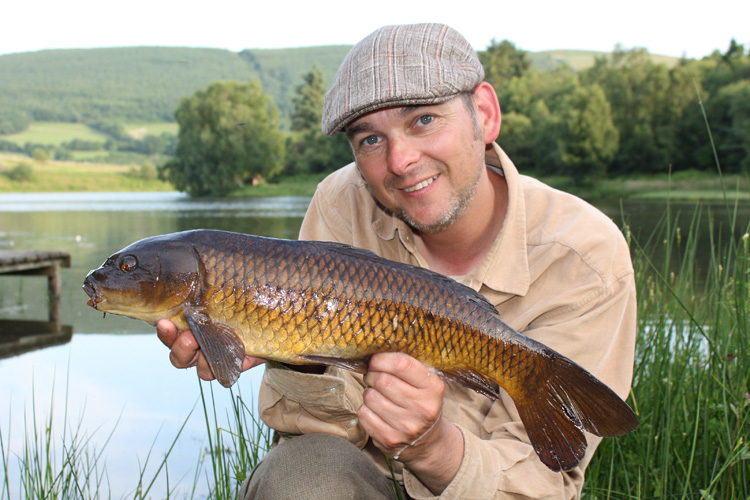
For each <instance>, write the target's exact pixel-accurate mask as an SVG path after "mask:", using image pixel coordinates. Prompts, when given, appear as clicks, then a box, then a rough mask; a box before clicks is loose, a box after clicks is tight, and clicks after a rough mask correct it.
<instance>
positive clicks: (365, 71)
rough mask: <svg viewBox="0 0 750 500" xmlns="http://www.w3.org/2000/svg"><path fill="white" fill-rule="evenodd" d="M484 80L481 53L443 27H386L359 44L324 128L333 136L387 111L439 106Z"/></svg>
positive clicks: (331, 97)
mask: <svg viewBox="0 0 750 500" xmlns="http://www.w3.org/2000/svg"><path fill="white" fill-rule="evenodd" d="M482 80H484V69H483V68H482V64H481V63H480V62H479V58H478V57H477V53H476V52H475V51H474V49H473V48H472V47H471V45H469V42H467V41H466V39H465V38H464V37H463V36H461V34H460V33H458V32H457V31H456V30H454V29H452V28H450V27H448V26H445V25H444V24H408V25H400V26H385V27H383V28H380V29H378V30H377V31H375V32H374V33H372V34H370V35H369V36H367V37H366V38H365V39H363V40H362V41H361V42H359V43H358V44H357V45H355V46H354V47H353V48H352V50H351V51H350V52H349V54H348V55H347V56H346V58H345V59H344V62H343V63H342V64H341V67H340V68H339V70H338V72H337V73H336V77H335V79H334V81H333V85H331V89H330V90H329V91H328V93H326V96H325V102H324V104H323V117H322V120H321V125H322V129H323V133H325V134H326V135H334V134H335V133H336V132H339V131H341V130H343V129H344V127H346V126H347V125H348V124H349V123H350V122H351V121H353V120H355V119H357V118H359V117H360V116H362V115H364V114H367V113H370V112H372V111H376V110H378V109H382V108H390V107H395V106H407V105H425V104H438V103H441V102H444V101H447V100H448V99H450V98H452V97H454V96H455V95H457V94H459V93H461V92H465V91H470V90H473V89H474V87H476V86H477V85H478V84H479V83H481V82H482Z"/></svg>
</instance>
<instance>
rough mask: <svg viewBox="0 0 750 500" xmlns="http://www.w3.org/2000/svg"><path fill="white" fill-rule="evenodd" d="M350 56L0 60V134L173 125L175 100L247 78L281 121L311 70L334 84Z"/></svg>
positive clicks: (206, 52)
mask: <svg viewBox="0 0 750 500" xmlns="http://www.w3.org/2000/svg"><path fill="white" fill-rule="evenodd" d="M348 50H349V47H346V46H332V47H312V48H309V49H279V50H245V51H243V52H240V53H235V52H230V51H228V50H219V49H199V48H167V47H130V48H106V49H72V50H44V51H39V52H27V53H19V54H8V55H3V56H0V134H1V133H8V132H11V131H19V130H23V129H24V128H26V126H27V125H28V123H29V121H56V122H84V123H93V122H97V121H114V122H119V121H145V122H160V121H172V120H173V119H174V118H173V114H174V111H175V109H176V108H177V105H178V103H179V101H180V98H181V97H185V96H191V95H192V94H193V93H194V92H195V91H196V90H198V89H201V88H204V87H206V86H208V85H209V84H211V83H212V82H215V81H217V80H240V81H244V80H248V79H250V78H259V79H260V80H261V82H262V83H263V88H264V90H265V91H266V92H267V93H269V94H270V95H271V96H272V97H273V98H274V101H275V102H276V103H277V105H278V106H279V109H280V111H281V114H282V121H284V120H285V119H287V118H288V116H289V112H290V108H291V95H292V94H293V93H294V90H295V88H296V86H297V85H299V83H301V81H302V75H304V74H305V73H307V72H309V71H310V69H311V68H312V65H313V64H314V63H317V64H318V66H319V67H320V68H321V70H322V71H323V72H324V74H325V75H326V76H328V77H329V78H332V75H333V74H334V73H335V72H336V69H337V68H338V66H339V64H340V63H341V60H343V58H344V56H345V54H346V53H347V52H348ZM329 81H330V80H329ZM19 125H20V126H19Z"/></svg>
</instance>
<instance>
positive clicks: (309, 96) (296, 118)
mask: <svg viewBox="0 0 750 500" xmlns="http://www.w3.org/2000/svg"><path fill="white" fill-rule="evenodd" d="M302 79H303V80H304V82H305V83H304V84H302V85H299V86H298V87H297V95H296V96H295V97H293V98H292V104H294V112H293V113H292V127H291V129H292V130H293V131H295V132H301V131H304V130H310V129H312V128H320V119H321V112H322V110H323V100H324V99H325V93H326V90H325V87H324V86H323V73H321V72H320V68H318V65H317V64H313V67H312V69H311V70H310V72H309V73H308V74H306V75H305V76H304V77H302Z"/></svg>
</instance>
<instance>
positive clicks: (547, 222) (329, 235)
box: [259, 145, 636, 500]
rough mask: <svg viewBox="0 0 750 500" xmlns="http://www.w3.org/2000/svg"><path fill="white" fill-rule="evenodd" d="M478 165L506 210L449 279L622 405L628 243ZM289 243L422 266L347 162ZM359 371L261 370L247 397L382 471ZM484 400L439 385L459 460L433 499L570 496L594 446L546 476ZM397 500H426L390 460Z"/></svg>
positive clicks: (496, 163)
mask: <svg viewBox="0 0 750 500" xmlns="http://www.w3.org/2000/svg"><path fill="white" fill-rule="evenodd" d="M487 164H488V165H490V166H493V167H496V168H497V169H499V170H500V171H502V173H503V175H504V176H505V179H506V181H507V184H508V195H509V201H508V210H507V216H506V219H505V222H504V225H503V227H502V230H501V232H500V234H499V235H498V237H497V240H496V241H495V243H494V245H493V247H492V249H491V250H490V252H489V253H488V254H487V256H486V257H485V258H484V260H483V262H482V263H481V264H480V265H479V266H478V267H477V268H476V269H474V270H473V271H472V272H471V273H470V274H468V275H466V276H460V277H454V278H456V279H457V280H458V281H460V282H462V283H463V284H465V285H468V286H470V287H471V288H473V289H475V290H477V291H479V292H480V293H481V294H482V295H484V296H485V297H487V299H489V301H490V302H491V303H492V304H494V305H495V306H496V307H497V309H498V311H499V313H500V317H501V318H502V319H503V320H504V321H505V322H506V323H508V324H509V325H510V326H511V327H513V328H515V329H516V330H518V331H519V332H521V333H523V334H525V335H527V336H529V337H532V338H533V339H535V340H538V341H540V342H542V343H544V344H546V345H548V346H549V347H551V348H553V349H555V350H556V351H558V352H560V353H562V354H564V355H566V356H568V357H569V358H571V359H573V360H575V361H576V362H577V363H579V364H580V365H582V366H583V367H585V368H586V369H588V370H589V371H590V372H592V373H593V374H594V375H595V376H596V377H598V378H599V379H600V380H602V381H603V382H604V383H606V384H607V385H609V386H610V387H611V388H612V389H613V390H615V391H616V392H617V393H618V394H619V395H620V396H621V397H623V398H625V397H627V395H628V392H629V390H630V382H631V377H632V369H633V357H634V349H635V335H636V301H635V284H634V280H633V268H632V264H631V261H630V254H629V250H628V246H627V244H626V242H625V240H624V238H623V236H622V234H621V232H620V231H619V229H618V228H617V227H616V226H615V225H614V224H613V223H612V222H611V221H610V220H609V219H608V218H607V217H606V216H605V215H603V214H602V213H601V212H599V211H598V210H597V209H595V208H593V207H592V206H590V205H588V204H587V203H585V202H584V201H582V200H580V199H578V198H576V197H574V196H571V195H569V194H566V193H563V192H560V191H557V190H554V189H552V188H550V187H548V186H546V185H544V184H542V183H541V182H539V181H536V180H535V179H532V178H530V177H526V176H523V175H519V173H518V171H517V170H516V168H515V166H514V165H513V163H512V162H511V161H510V159H509V158H508V157H507V156H506V155H505V153H504V152H503V151H502V150H501V149H500V148H499V147H498V146H497V145H493V149H492V150H490V151H489V152H488V154H487ZM300 239H307V240H329V241H338V242H343V243H349V244H351V245H355V246H358V247H362V248H366V249H369V250H372V251H374V252H375V253H377V254H378V255H380V256H382V257H385V258H388V259H391V260H396V261H401V262H406V263H409V264H414V265H419V266H422V267H427V265H426V263H425V260H424V258H423V257H422V256H421V255H420V254H419V252H418V251H417V249H416V247H415V245H414V235H413V233H412V231H411V230H410V229H409V227H408V226H407V225H406V224H404V223H403V222H402V221H400V220H399V219H397V218H396V217H394V216H393V215H392V214H390V213H389V212H386V211H384V210H383V209H382V208H381V207H380V206H379V205H378V204H377V203H376V202H375V200H374V199H373V197H372V196H371V195H370V193H369V191H368V189H367V186H366V184H365V182H364V180H363V179H362V177H361V176H360V174H359V172H358V170H357V168H356V166H355V165H354V164H350V165H348V166H346V167H344V168H342V169H340V170H338V171H336V172H335V173H333V174H332V175H330V176H329V177H328V178H326V179H325V180H324V181H323V182H322V183H321V184H320V186H319V187H318V190H317V192H316V193H315V196H314V197H313V200H312V202H311V204H310V208H309V209H308V212H307V215H306V217H305V220H304V222H303V224H302V229H301V231H300ZM362 392H363V383H362V377H361V375H357V374H354V373H351V372H348V371H346V370H342V369H339V368H332V367H330V368H328V369H327V370H326V373H325V374H323V375H310V374H301V373H297V372H294V371H291V370H287V369H284V368H281V367H279V366H278V365H273V364H270V365H268V366H267V368H266V372H265V374H264V377H263V384H262V386H261V389H260V394H259V409H260V414H261V417H262V419H263V421H264V422H266V423H267V424H268V425H269V426H270V427H272V428H274V429H276V430H278V431H280V432H281V433H282V435H284V434H304V433H313V432H325V433H329V434H335V435H339V436H342V437H344V438H346V439H348V440H350V441H351V442H353V443H355V444H356V445H357V446H359V447H360V448H363V449H364V451H365V453H367V454H369V455H370V458H371V459H372V460H373V461H374V462H375V463H376V464H377V465H378V466H379V467H380V468H381V469H382V470H383V472H384V474H389V472H388V469H387V467H386V465H385V462H384V459H383V454H382V453H381V452H380V451H379V450H377V449H376V448H375V447H374V446H373V445H372V442H371V441H369V440H368V436H367V435H366V434H365V432H364V430H363V429H362V428H361V427H360V426H359V425H358V422H357V409H358V408H359V407H360V405H361V404H362ZM502 394H503V395H502V397H501V399H498V400H497V401H495V402H492V401H490V400H489V399H488V398H486V397H484V396H482V395H479V394H477V393H475V392H474V391H472V390H470V389H466V388H464V387H461V386H458V385H455V384H453V383H451V382H446V392H445V399H444V407H443V415H444V416H446V417H447V418H448V419H449V420H450V421H452V422H453V423H455V424H456V425H457V426H458V427H459V429H460V430H461V432H462V433H463V435H464V443H465V444H464V458H463V462H462V463H461V466H460V468H459V470H458V473H457V475H456V476H455V478H454V479H453V481H452V482H451V483H450V485H449V486H448V487H447V488H446V489H445V491H444V492H443V493H442V495H440V497H439V498H441V499H446V500H448V499H461V500H467V499H501V498H566V499H567V498H576V497H578V496H580V492H581V488H582V485H583V472H584V469H585V466H586V465H587V464H588V463H589V461H590V460H591V454H592V453H593V451H594V449H595V448H596V446H597V445H598V443H599V441H600V438H597V437H595V436H592V435H588V434H587V438H588V442H589V448H588V451H587V454H586V457H585V458H584V459H583V460H582V462H581V464H580V465H579V466H578V467H576V468H574V469H573V470H571V471H569V472H564V473H557V472H552V471H550V470H549V469H547V467H545V466H544V465H543V464H542V462H541V461H540V460H539V459H538V457H537V456H536V453H535V452H534V450H533V448H532V447H531V445H530V444H529V439H528V436H527V435H526V431H525V430H524V426H523V424H522V423H521V421H520V418H519V415H518V413H517V412H516V409H515V406H514V404H513V401H512V400H511V399H510V397H509V396H508V395H507V394H505V393H504V392H503V393H502ZM394 465H395V466H396V470H397V471H398V473H399V477H402V478H403V480H404V483H405V486H406V489H407V491H408V493H409V495H410V496H411V497H413V498H415V499H424V498H436V497H435V496H434V495H433V494H432V493H431V492H430V491H429V489H427V488H426V487H425V486H424V485H423V484H422V483H421V482H420V481H419V480H418V479H417V477H416V476H414V475H413V474H411V473H410V472H409V471H408V470H407V469H403V467H401V464H399V463H398V462H394Z"/></svg>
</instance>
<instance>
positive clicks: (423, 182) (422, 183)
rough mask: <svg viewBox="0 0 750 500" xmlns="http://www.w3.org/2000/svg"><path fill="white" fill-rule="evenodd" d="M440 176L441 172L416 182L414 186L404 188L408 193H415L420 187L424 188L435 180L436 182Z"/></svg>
mask: <svg viewBox="0 0 750 500" xmlns="http://www.w3.org/2000/svg"><path fill="white" fill-rule="evenodd" d="M439 176H440V175H439V174H438V175H434V176H432V177H430V178H429V179H425V180H423V181H422V182H419V183H417V184H415V185H413V186H410V187H407V188H403V191H404V192H406V193H413V192H414V191H419V190H420V189H424V188H426V187H427V186H429V185H430V184H432V183H433V182H435V180H436V179H437V178H438V177H439Z"/></svg>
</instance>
